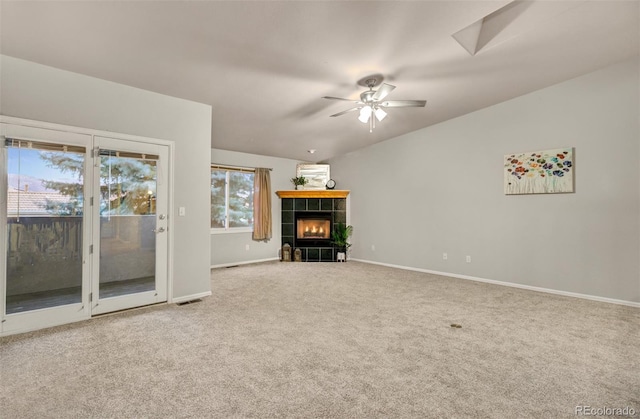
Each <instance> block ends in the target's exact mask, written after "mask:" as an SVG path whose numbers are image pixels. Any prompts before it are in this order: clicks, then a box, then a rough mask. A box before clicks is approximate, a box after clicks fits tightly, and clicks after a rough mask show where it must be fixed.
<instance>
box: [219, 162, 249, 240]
mask: <svg viewBox="0 0 640 419" xmlns="http://www.w3.org/2000/svg"><path fill="white" fill-rule="evenodd" d="M253 176H254V172H253V170H249V169H235V168H226V167H223V166H212V167H211V228H212V229H213V231H214V232H215V231H218V232H221V231H251V230H252V229H253Z"/></svg>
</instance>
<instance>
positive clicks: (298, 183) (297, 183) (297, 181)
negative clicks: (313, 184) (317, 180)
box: [291, 176, 309, 189]
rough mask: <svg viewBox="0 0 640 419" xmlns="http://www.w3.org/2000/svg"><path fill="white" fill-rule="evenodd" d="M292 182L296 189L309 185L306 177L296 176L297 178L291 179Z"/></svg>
mask: <svg viewBox="0 0 640 419" xmlns="http://www.w3.org/2000/svg"><path fill="white" fill-rule="evenodd" d="M291 182H293V184H294V185H295V187H296V189H298V186H304V185H306V184H307V183H309V180H308V179H307V178H305V177H304V176H296V177H292V178H291Z"/></svg>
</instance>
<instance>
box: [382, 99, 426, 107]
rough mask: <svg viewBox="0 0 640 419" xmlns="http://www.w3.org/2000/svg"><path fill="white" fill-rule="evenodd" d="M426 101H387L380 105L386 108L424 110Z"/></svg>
mask: <svg viewBox="0 0 640 419" xmlns="http://www.w3.org/2000/svg"><path fill="white" fill-rule="evenodd" d="M426 104H427V101H426V100H387V101H386V102H382V103H380V106H384V107H385V108H424V105H426Z"/></svg>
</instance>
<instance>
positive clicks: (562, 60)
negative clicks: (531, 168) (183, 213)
mask: <svg viewBox="0 0 640 419" xmlns="http://www.w3.org/2000/svg"><path fill="white" fill-rule="evenodd" d="M639 15H640V10H639V2H638V1H637V0H631V1H580V0H572V1H535V2H524V1H514V2H511V1H423V2H420V1H416V2H396V1H372V2H369V1H319V2H315V1H283V2H280V1H228V2H222V1H90V0H86V1H78V2H73V1H63V2H59V1H38V2H35V1H34V2H31V1H5V0H2V2H1V3H0V16H1V17H0V18H1V21H0V31H1V32H0V36H1V44H0V52H1V53H2V54H6V55H9V56H13V57H17V58H22V59H25V60H29V61H34V62H37V63H41V64H45V65H49V66H52V67H57V68H60V69H65V70H69V71H73V72H77V73H81V74H86V75H89V76H93V77H98V78H101V79H105V80H110V81H114V82H117V83H122V84H125V85H129V86H134V87H138V88H141V89H146V90H150V91H154V92H158V93H163V94H167V95H170V96H175V97H179V98H184V99H189V100H193V101H197V102H202V103H206V104H210V105H211V106H212V108H213V126H212V144H211V145H212V147H214V148H220V149H226V150H234V151H242V152H249V153H256V154H263V155H270V156H278V157H286V158H292V159H297V160H306V161H313V162H318V161H322V160H326V159H328V158H330V157H333V156H336V155H340V154H343V153H346V152H349V151H353V150H356V149H358V148H361V147H365V146H367V145H370V144H374V143H376V142H379V141H384V140H386V139H389V138H392V137H395V136H398V135H401V134H403V133H407V132H410V131H414V130H416V129H420V128H423V127H427V126H429V125H432V124H436V123H438V122H441V121H445V120H448V119H451V118H455V117H457V116H460V115H463V114H466V113H469V112H472V111H474V110H477V109H481V108H484V107H487V106H490V105H493V104H496V103H499V102H502V101H504V100H507V99H510V98H513V97H516V96H520V95H523V94H526V93H528V92H531V91H534V90H537V89H540V88H543V87H546V86H549V85H552V84H555V83H558V82H561V81H563V80H567V79H569V78H573V77H576V76H579V75H581V74H585V73H588V72H591V71H593V70H596V69H598V68H601V67H604V66H606V65H609V64H611V63H614V62H617V61H621V60H624V59H627V58H630V57H633V56H638V50H639V39H640V25H639ZM372 74H381V75H383V76H384V81H385V82H386V83H390V84H392V85H395V86H397V88H396V89H395V90H394V91H393V92H392V93H391V94H390V95H389V96H388V99H390V100H397V99H426V100H427V105H426V107H425V108H403V109H389V110H388V114H389V115H388V117H387V118H386V119H385V120H384V121H382V122H380V123H378V124H377V127H376V129H375V130H374V131H373V132H372V133H370V132H369V129H368V125H365V124H362V123H360V122H359V121H358V119H357V116H358V115H357V112H352V113H349V114H346V115H343V116H340V117H336V118H330V117H329V115H331V114H334V113H337V112H340V111H342V110H346V109H349V108H350V107H351V106H352V105H350V104H349V103H348V102H341V101H329V100H325V99H321V97H322V96H338V97H344V98H351V99H354V100H357V99H358V97H359V94H360V93H361V92H362V91H364V90H366V88H365V87H362V86H361V85H358V81H360V80H362V79H363V78H366V77H367V76H369V75H372ZM54 122H55V121H54ZM310 149H315V150H317V151H316V153H315V154H309V153H308V152H307V150H310Z"/></svg>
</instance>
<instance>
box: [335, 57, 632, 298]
mask: <svg viewBox="0 0 640 419" xmlns="http://www.w3.org/2000/svg"><path fill="white" fill-rule="evenodd" d="M639 81H640V79H639V69H638V59H637V57H636V58H635V59H633V60H630V61H626V62H622V63H619V64H617V65H613V66H611V67H608V68H605V69H602V70H600V71H597V72H594V73H591V74H588V75H585V76H582V77H579V78H576V79H573V80H570V81H567V82H564V83H561V84H558V85H555V86H551V87H549V88H546V89H543V90H540V91H537V92H534V93H531V94H528V95H525V96H522V97H519V98H515V99H513V100H510V101H507V102H504V103H501V104H499V105H496V106H492V107H489V108H486V109H483V110H480V111H477V112H474V113H471V114H468V115H465V116H462V117H459V118H457V119H454V120H450V121H447V122H444V123H441V124H438V125H435V126H432V127H428V128H425V129H422V130H419V131H416V132H412V133H409V134H407V135H404V136H401V137H398V138H395V139H392V140H389V141H385V142H382V143H379V144H376V145H373V146H370V147H368V148H366V149H362V150H359V151H356V152H353V153H350V154H347V155H345V156H341V157H338V158H334V159H332V160H331V161H330V164H331V173H332V175H333V177H334V178H335V179H336V181H337V182H338V183H339V184H340V185H344V186H345V188H347V189H351V220H352V222H351V224H352V225H353V226H354V236H353V247H352V252H353V254H352V257H354V258H358V259H363V260H369V261H374V262H379V263H388V264H395V265H401V266H406V267H411V268H418V269H428V270H434V271H441V272H449V273H454V274H459V275H468V276H474V277H478V278H485V279H492V280H497V281H505V282H510V283H515V284H522V285H527V286H534V287H542V288H548V289H553V290H558V291H565V292H573V293H580V294H586V295H591V296H597V297H604V298H611V299H617V300H624V301H630V302H640V266H639V264H640V258H639V255H640V243H639V242H640V226H639V221H640V220H639V219H640V172H639V167H640V166H639V163H638V161H639V157H640V148H639V143H640V129H639V119H638V118H639V115H640V107H639ZM397 112H400V111H397ZM425 112H429V105H427V108H426V109H425ZM390 116H391V118H388V120H385V122H384V123H393V121H392V119H393V118H392V116H393V115H390ZM561 147H575V163H576V165H575V185H576V186H575V188H576V189H575V193H570V194H553V195H552V194H549V195H519V196H513V195H511V196H506V195H504V193H503V167H502V159H503V156H504V155H505V154H508V153H509V154H510V153H514V152H524V151H535V150H544V149H548V148H561ZM372 245H375V251H373V250H372V249H371V246H372ZM443 252H447V253H448V260H443V258H442V254H443ZM467 255H470V256H471V260H472V262H471V263H466V262H465V257H466V256H467Z"/></svg>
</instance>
